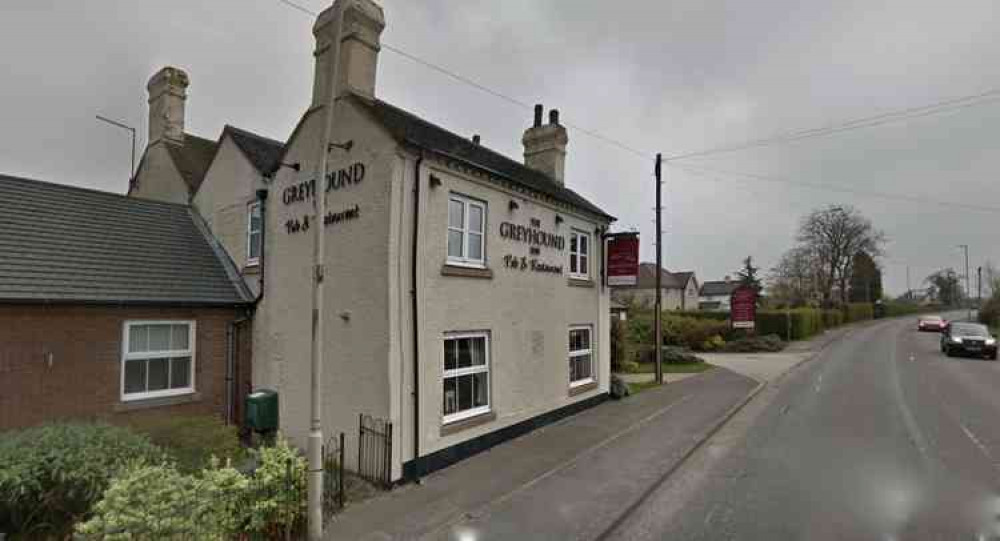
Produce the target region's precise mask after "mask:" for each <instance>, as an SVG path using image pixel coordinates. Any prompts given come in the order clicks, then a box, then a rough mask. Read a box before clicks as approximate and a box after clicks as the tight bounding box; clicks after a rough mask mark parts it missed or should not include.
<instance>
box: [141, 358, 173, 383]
mask: <svg viewBox="0 0 1000 541" xmlns="http://www.w3.org/2000/svg"><path fill="white" fill-rule="evenodd" d="M146 362H147V363H148V364H147V366H146V370H148V371H149V386H148V387H147V389H146V390H148V391H162V390H163V389H167V388H168V385H167V383H168V381H169V378H170V374H169V372H170V359H149V360H148V361H146Z"/></svg>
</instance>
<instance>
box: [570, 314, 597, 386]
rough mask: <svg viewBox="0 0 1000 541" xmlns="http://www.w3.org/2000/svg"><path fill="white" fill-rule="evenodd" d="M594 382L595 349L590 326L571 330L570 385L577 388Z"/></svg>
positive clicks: (571, 328)
mask: <svg viewBox="0 0 1000 541" xmlns="http://www.w3.org/2000/svg"><path fill="white" fill-rule="evenodd" d="M592 381H594V347H593V341H591V339H590V326H589V325H588V326H579V327H570V329H569V385H570V387H576V386H577V385H583V384H586V383H591V382H592Z"/></svg>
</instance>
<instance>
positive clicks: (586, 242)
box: [569, 229, 590, 280]
mask: <svg viewBox="0 0 1000 541" xmlns="http://www.w3.org/2000/svg"><path fill="white" fill-rule="evenodd" d="M569 276H570V278H578V279H580V280H589V279H590V233H587V232H585V231H580V230H579V229H574V230H572V231H570V234H569Z"/></svg>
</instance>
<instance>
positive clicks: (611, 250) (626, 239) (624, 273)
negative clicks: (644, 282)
mask: <svg viewBox="0 0 1000 541" xmlns="http://www.w3.org/2000/svg"><path fill="white" fill-rule="evenodd" d="M607 254H608V261H607V268H608V285H609V286H634V285H635V284H636V280H637V279H638V276H639V234H638V233H613V234H611V235H608V251H607Z"/></svg>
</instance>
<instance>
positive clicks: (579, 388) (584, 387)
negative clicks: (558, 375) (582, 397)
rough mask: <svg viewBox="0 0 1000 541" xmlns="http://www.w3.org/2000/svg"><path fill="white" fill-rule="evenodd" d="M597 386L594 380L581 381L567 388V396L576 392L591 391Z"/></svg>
mask: <svg viewBox="0 0 1000 541" xmlns="http://www.w3.org/2000/svg"><path fill="white" fill-rule="evenodd" d="M596 388H597V382H596V381H589V382H587V383H581V384H580V385H574V386H572V387H570V388H569V396H576V395H578V394H583V393H585V392H587V391H593V390H594V389H596Z"/></svg>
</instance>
